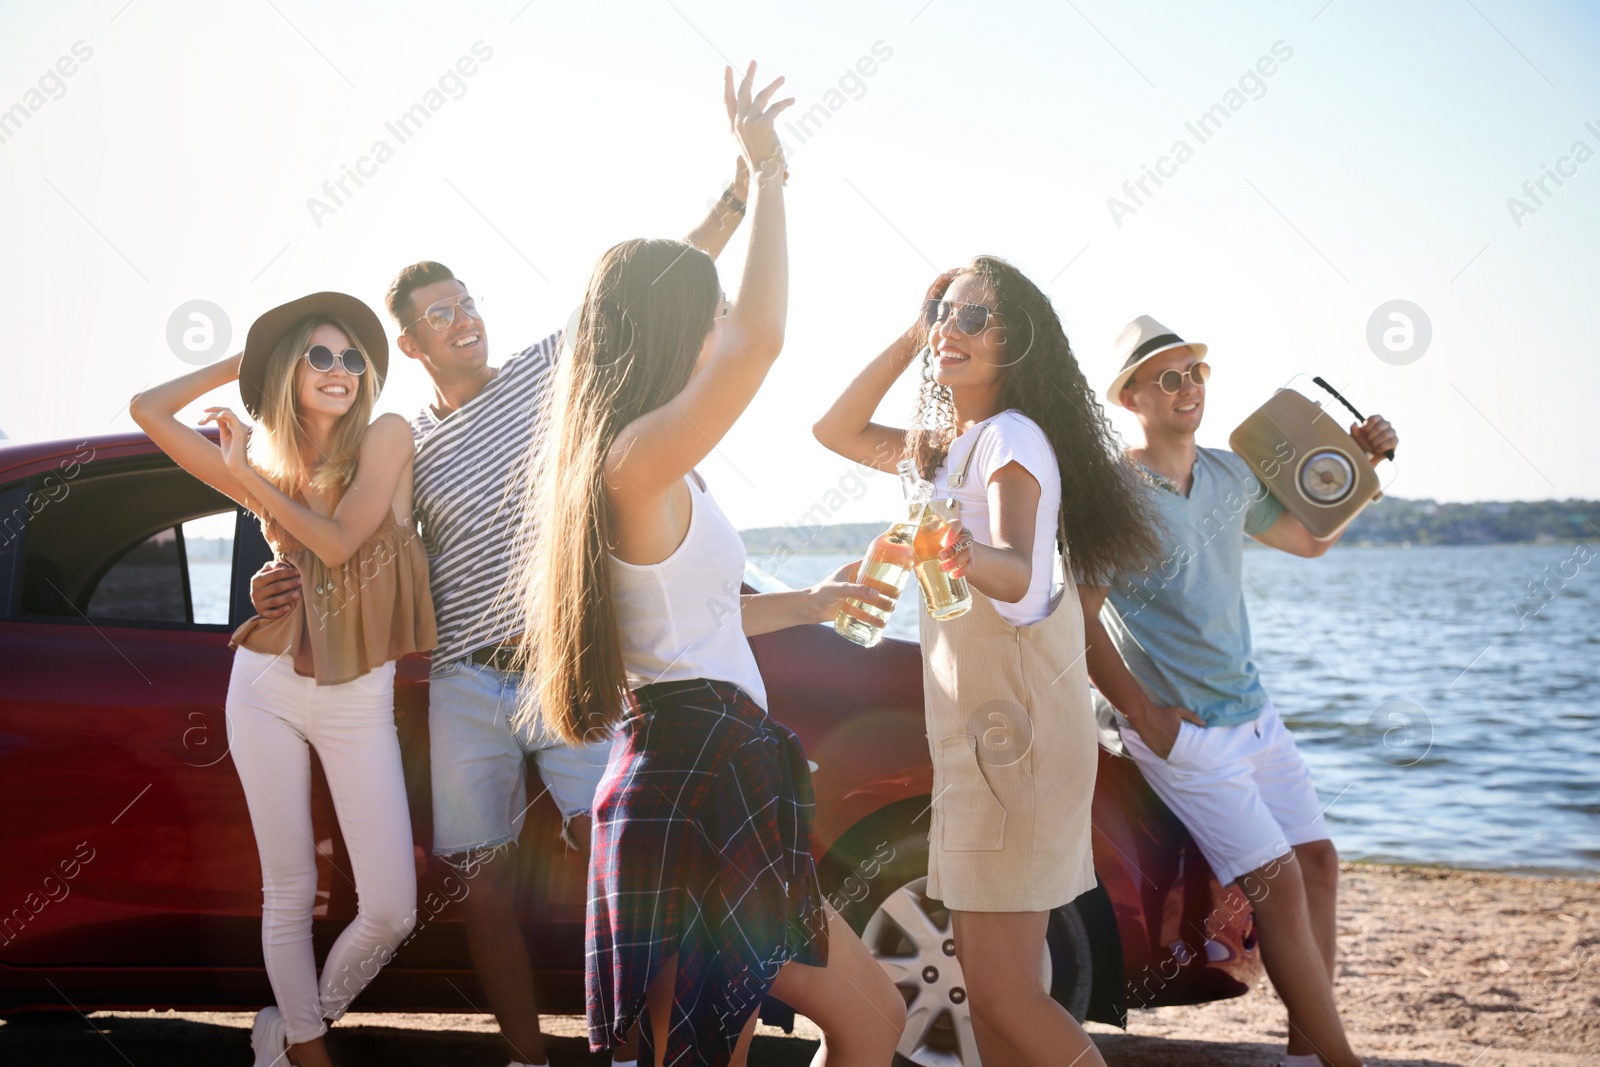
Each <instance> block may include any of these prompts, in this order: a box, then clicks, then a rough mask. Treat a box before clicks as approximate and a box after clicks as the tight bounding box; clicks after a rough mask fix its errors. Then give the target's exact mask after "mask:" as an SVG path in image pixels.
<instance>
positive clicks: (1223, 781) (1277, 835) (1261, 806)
mask: <svg viewBox="0 0 1600 1067" xmlns="http://www.w3.org/2000/svg"><path fill="white" fill-rule="evenodd" d="M1122 743H1123V745H1124V747H1126V748H1127V750H1128V754H1129V755H1130V756H1132V757H1133V760H1134V762H1135V763H1137V764H1138V765H1139V770H1141V771H1142V772H1144V778H1145V781H1147V782H1149V783H1150V788H1151V789H1153V790H1155V793H1156V796H1158V797H1160V798H1161V799H1162V800H1163V801H1165V802H1166V805H1167V807H1169V808H1171V809H1172V811H1173V814H1175V815H1177V816H1178V818H1179V819H1181V820H1182V821H1183V825H1184V826H1185V827H1187V828H1188V830H1189V833H1190V835H1191V836H1193V837H1194V839H1195V841H1196V842H1197V843H1198V844H1199V845H1200V851H1201V852H1202V853H1204V854H1205V857H1206V862H1207V863H1209V864H1211V870H1212V871H1213V872H1214V873H1215V874H1216V876H1217V881H1219V882H1221V883H1222V884H1223V885H1228V884H1229V883H1231V882H1233V881H1235V880H1236V879H1238V878H1239V877H1240V876H1241V875H1245V874H1249V873H1250V872H1251V871H1253V870H1255V869H1256V868H1258V867H1264V866H1266V865H1267V864H1268V863H1269V862H1271V861H1272V860H1274V859H1277V858H1278V857H1280V856H1283V855H1284V854H1286V853H1287V852H1288V851H1289V849H1290V846H1293V845H1303V844H1306V843H1308V842H1311V841H1323V840H1326V839H1327V837H1328V826H1327V823H1326V822H1325V821H1324V820H1323V818H1322V803H1321V801H1320V800H1318V799H1317V791H1316V789H1315V788H1313V787H1312V785H1311V771H1310V769H1309V768H1308V767H1306V761H1305V760H1304V759H1302V758H1301V756H1300V750H1299V749H1297V748H1296V747H1295V744H1294V738H1293V737H1292V736H1290V734H1289V730H1288V728H1287V727H1286V726H1284V725H1283V719H1282V718H1280V717H1279V715H1278V709H1277V708H1275V707H1273V705H1272V702H1271V701H1270V700H1269V701H1268V702H1267V706H1266V707H1264V708H1262V709H1261V715H1260V716H1259V717H1258V718H1257V719H1255V721H1253V722H1247V723H1241V724H1240V725H1238V726H1218V727H1210V728H1208V727H1204V726H1196V725H1194V724H1193V723H1191V722H1184V723H1183V724H1182V725H1181V726H1180V727H1179V728H1178V739H1177V740H1176V741H1175V742H1173V745H1172V752H1171V753H1170V754H1169V755H1168V756H1167V758H1166V759H1162V758H1161V757H1159V756H1157V755H1156V754H1155V753H1154V752H1152V751H1150V749H1149V747H1148V746H1146V745H1145V743H1144V741H1142V740H1141V739H1140V737H1139V734H1138V731H1136V730H1134V729H1132V728H1131V727H1129V726H1127V725H1126V724H1125V723H1124V725H1123V728H1122Z"/></svg>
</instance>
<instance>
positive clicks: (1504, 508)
mask: <svg viewBox="0 0 1600 1067" xmlns="http://www.w3.org/2000/svg"><path fill="white" fill-rule="evenodd" d="M888 525H889V523H888V521H887V520H885V521H884V522H850V523H838V524H835V525H831V526H807V525H803V524H797V525H794V526H759V527H756V528H754V529H750V530H743V531H741V533H742V534H743V536H744V543H745V548H746V550H747V551H748V552H749V553H750V556H751V558H752V559H755V558H759V557H762V556H768V555H771V554H772V553H774V552H776V551H779V550H780V547H781V548H782V549H784V550H787V552H790V553H796V552H826V553H860V552H861V551H862V550H863V549H864V548H865V547H866V545H867V543H868V542H870V541H871V540H872V539H873V538H874V537H876V536H878V534H880V533H882V532H883V530H885V529H886V528H887V527H888ZM1574 541H1593V542H1596V543H1600V501H1595V500H1518V501H1506V502H1501V501H1491V500H1486V501H1474V502H1471V503H1464V504H1440V503H1438V502H1437V501H1433V500H1405V499H1402V498H1400V497H1384V498H1383V499H1382V500H1379V501H1378V502H1377V503H1375V504H1373V505H1372V506H1371V507H1369V508H1367V509H1366V510H1365V511H1363V512H1362V513H1361V514H1360V515H1358V516H1356V520H1355V521H1354V522H1353V523H1351V524H1350V529H1349V530H1348V531H1346V533H1345V535H1344V538H1343V540H1341V541H1340V542H1339V543H1340V544H1341V545H1406V544H1410V545H1515V544H1530V543H1541V542H1543V543H1555V542H1574Z"/></svg>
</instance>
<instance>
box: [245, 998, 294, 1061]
mask: <svg viewBox="0 0 1600 1067" xmlns="http://www.w3.org/2000/svg"><path fill="white" fill-rule="evenodd" d="M250 1051H251V1052H254V1053H255V1054H256V1062H255V1067H289V1032H288V1030H287V1028H286V1027H285V1026H284V1025H283V1013H282V1012H280V1011H279V1010H278V1009H277V1007H275V1006H272V1005H269V1006H267V1007H265V1008H262V1009H261V1010H260V1011H258V1012H256V1021H255V1024H254V1025H253V1026H251V1027H250Z"/></svg>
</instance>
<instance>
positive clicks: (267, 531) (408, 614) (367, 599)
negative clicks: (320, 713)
mask: <svg viewBox="0 0 1600 1067" xmlns="http://www.w3.org/2000/svg"><path fill="white" fill-rule="evenodd" d="M261 533H262V536H264V537H265V538H266V540H267V544H269V545H271V546H272V550H273V553H274V555H275V556H276V557H277V558H278V559H280V560H283V561H285V562H288V563H290V564H292V565H293V566H294V568H295V570H297V571H299V572H300V600H299V601H298V602H297V603H296V604H295V606H294V608H293V609H292V610H291V611H289V612H288V613H287V614H285V615H281V616H279V617H278V618H276V619H263V618H262V617H261V616H259V615H257V616H254V617H252V618H249V619H246V620H245V622H244V624H243V625H241V626H240V627H239V628H238V629H237V630H235V631H234V632H233V637H232V638H231V639H230V641H229V642H228V647H229V648H240V647H243V648H248V649H250V650H251V651H252V652H261V653H264V654H266V655H269V656H278V655H284V654H288V655H291V656H293V657H294V670H295V673H296V674H299V675H303V676H305V677H308V678H315V679H316V680H317V684H318V685H339V684H340V683H343V682H348V681H352V680H354V679H356V678H359V677H361V676H362V675H363V674H366V673H367V672H368V671H370V670H372V669H374V668H376V667H381V666H383V665H384V664H385V663H388V662H389V661H390V660H395V659H399V658H400V657H401V656H404V655H407V654H408V653H412V652H427V651H430V650H431V649H432V648H433V647H434V646H435V645H436V644H438V641H439V635H438V630H437V629H436V627H435V623H434V616H433V594H432V593H431V591H430V590H429V588H428V555H427V553H426V552H425V551H424V550H423V547H422V543H421V538H420V536H419V535H418V533H417V531H416V530H415V529H414V528H407V527H404V526H402V525H400V523H399V522H398V521H397V520H396V519H395V517H394V512H393V511H392V510H391V511H387V512H385V514H384V517H383V524H382V525H381V526H379V527H378V529H377V530H376V531H374V532H373V534H372V536H371V537H369V538H367V541H366V543H365V544H364V545H362V546H361V548H360V550H358V551H357V552H356V554H355V555H353V556H351V557H350V558H349V559H348V560H346V561H345V562H344V563H341V564H340V565H339V566H337V567H329V566H327V565H325V564H324V563H323V562H322V560H320V559H318V558H317V555H316V553H314V552H312V551H311V550H310V549H309V548H307V547H306V546H305V545H303V544H301V543H300V542H299V541H297V540H296V539H295V538H294V536H293V535H291V534H290V533H289V531H288V530H287V529H285V528H284V527H283V525H282V524H281V523H279V522H276V521H274V520H273V519H272V518H270V517H268V516H262V517H261Z"/></svg>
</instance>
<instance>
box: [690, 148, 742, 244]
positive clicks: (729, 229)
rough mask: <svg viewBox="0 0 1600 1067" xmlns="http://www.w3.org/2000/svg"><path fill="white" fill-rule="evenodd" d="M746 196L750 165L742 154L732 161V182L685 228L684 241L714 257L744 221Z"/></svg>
mask: <svg viewBox="0 0 1600 1067" xmlns="http://www.w3.org/2000/svg"><path fill="white" fill-rule="evenodd" d="M749 199H750V165H749V164H748V163H746V162H745V161H744V156H740V157H739V160H738V162H737V163H736V164H734V171H733V183H732V184H731V185H729V186H728V187H727V188H726V189H724V190H723V191H722V196H721V198H720V199H718V200H717V201H716V202H715V203H714V204H712V205H711V210H710V211H708V212H707V213H706V217H705V218H703V219H701V220H700V224H699V225H698V226H696V227H695V228H694V229H692V230H690V231H689V233H688V236H686V237H685V238H684V240H685V241H687V242H689V243H690V244H692V245H694V246H695V247H696V248H698V249H699V250H700V251H702V252H704V253H705V254H706V255H708V256H710V257H711V258H712V259H716V258H717V257H718V256H719V255H721V254H722V250H723V249H724V248H726V247H728V240H729V238H731V237H732V236H733V231H735V230H737V229H738V228H739V223H741V222H743V221H744V213H745V211H746V210H747V209H748V207H749V205H748V204H746V203H745V201H747V200H749Z"/></svg>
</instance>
